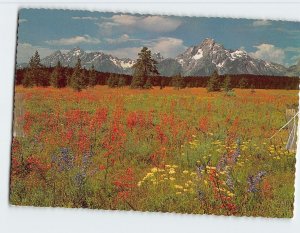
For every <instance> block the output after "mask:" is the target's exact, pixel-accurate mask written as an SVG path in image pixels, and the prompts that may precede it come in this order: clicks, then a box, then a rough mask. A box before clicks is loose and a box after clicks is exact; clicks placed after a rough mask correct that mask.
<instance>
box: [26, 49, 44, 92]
mask: <svg viewBox="0 0 300 233" xmlns="http://www.w3.org/2000/svg"><path fill="white" fill-rule="evenodd" d="M42 67H43V66H42V64H41V59H40V55H39V53H38V51H35V53H34V55H33V56H32V57H31V58H30V61H29V64H28V68H27V69H26V72H25V76H24V80H23V86H24V87H32V86H34V85H36V86H48V85H49V79H48V77H47V75H46V74H45V72H44V71H43V70H42Z"/></svg>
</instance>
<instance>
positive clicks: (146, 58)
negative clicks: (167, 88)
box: [131, 47, 159, 88]
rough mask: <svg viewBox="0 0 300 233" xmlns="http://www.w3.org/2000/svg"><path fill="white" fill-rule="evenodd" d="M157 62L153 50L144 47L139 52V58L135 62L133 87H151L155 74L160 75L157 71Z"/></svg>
mask: <svg viewBox="0 0 300 233" xmlns="http://www.w3.org/2000/svg"><path fill="white" fill-rule="evenodd" d="M156 65H157V62H156V61H155V60H154V59H153V58H152V56H151V51H150V50H149V49H148V48H147V47H143V48H142V50H141V52H139V54H138V59H137V61H136V63H135V64H134V66H133V68H134V72H133V79H132V82H131V87H132V88H151V87H152V78H151V76H153V75H159V73H158V71H157V67H156Z"/></svg>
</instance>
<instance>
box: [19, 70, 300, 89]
mask: <svg viewBox="0 0 300 233" xmlns="http://www.w3.org/2000/svg"><path fill="white" fill-rule="evenodd" d="M41 69H42V71H43V76H44V79H43V80H44V81H43V85H42V86H50V84H51V83H50V77H51V74H52V73H53V71H54V69H55V68H45V67H44V68H41ZM26 71H27V68H23V69H17V71H16V79H15V82H16V85H21V84H22V83H23V80H24V75H25V73H26ZM61 72H62V73H63V77H65V79H68V78H69V77H71V76H72V74H73V72H74V68H70V67H62V68H61ZM82 74H83V76H84V77H88V76H89V70H87V69H84V68H83V69H82ZM112 75H113V76H114V79H116V80H118V79H122V83H123V82H124V83H125V85H126V86H130V85H131V83H132V79H133V76H132V75H125V74H121V75H120V74H112V73H107V72H99V71H95V83H96V85H108V84H109V79H110V77H111V76H112ZM225 77H226V75H220V82H223V81H224V79H225ZM230 78H231V86H232V87H233V88H240V87H241V86H240V84H241V80H242V82H244V85H243V88H255V89H289V90H298V89H299V78H298V77H286V76H267V75H252V74H237V75H230ZM182 79H183V80H182V84H181V88H184V87H207V83H208V80H209V79H210V76H197V77H190V76H187V77H183V78H182ZM151 81H152V85H153V86H159V87H168V86H174V77H165V76H153V77H152V80H151ZM65 83H68V81H67V80H66V81H65ZM116 83H118V81H116ZM117 86H118V85H115V86H114V87H117ZM123 86H124V85H123Z"/></svg>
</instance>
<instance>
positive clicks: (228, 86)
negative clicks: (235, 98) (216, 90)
mask: <svg viewBox="0 0 300 233" xmlns="http://www.w3.org/2000/svg"><path fill="white" fill-rule="evenodd" d="M222 87H223V90H224V91H225V92H229V91H231V90H232V85H231V77H230V76H229V75H227V76H226V77H225V79H224V81H223V84H222Z"/></svg>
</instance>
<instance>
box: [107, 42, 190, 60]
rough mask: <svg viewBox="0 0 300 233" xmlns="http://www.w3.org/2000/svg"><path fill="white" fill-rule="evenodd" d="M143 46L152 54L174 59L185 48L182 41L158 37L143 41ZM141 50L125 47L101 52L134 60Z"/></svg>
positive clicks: (139, 48)
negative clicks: (158, 53)
mask: <svg viewBox="0 0 300 233" xmlns="http://www.w3.org/2000/svg"><path fill="white" fill-rule="evenodd" d="M143 46H146V47H148V48H149V49H150V50H151V52H152V53H157V52H160V53H161V54H162V55H163V56H164V57H175V56H177V55H178V54H179V53H181V52H183V51H184V50H185V49H186V48H187V47H186V46H184V45H183V41H182V40H181V39H177V38H172V37H159V38H157V39H153V40H149V41H144V45H143ZM141 48H142V46H141V47H127V48H119V49H114V50H106V51H103V52H105V53H108V54H112V55H114V56H116V57H119V58H131V59H136V58H137V54H138V53H139V52H140V50H141Z"/></svg>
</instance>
